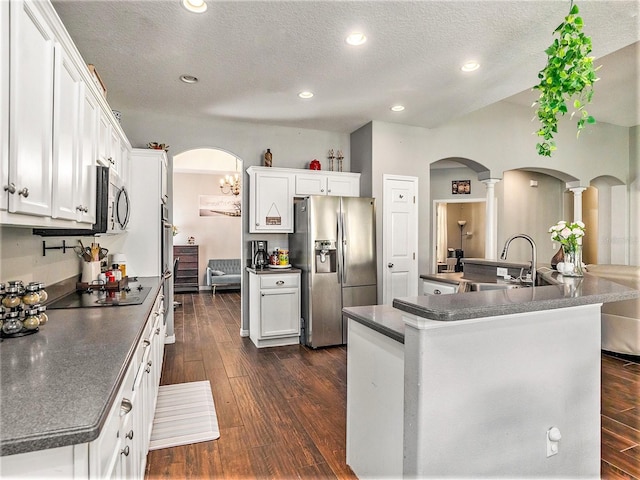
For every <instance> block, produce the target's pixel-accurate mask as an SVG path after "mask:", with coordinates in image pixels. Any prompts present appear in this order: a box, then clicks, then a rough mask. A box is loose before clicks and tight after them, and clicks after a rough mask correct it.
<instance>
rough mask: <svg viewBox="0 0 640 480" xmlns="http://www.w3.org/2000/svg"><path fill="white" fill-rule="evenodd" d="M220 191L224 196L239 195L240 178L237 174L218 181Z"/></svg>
mask: <svg viewBox="0 0 640 480" xmlns="http://www.w3.org/2000/svg"><path fill="white" fill-rule="evenodd" d="M220 190H221V191H222V193H224V194H225V195H231V194H233V195H240V176H239V175H238V174H237V173H236V174H235V175H233V176H231V175H225V177H224V178H221V179H220Z"/></svg>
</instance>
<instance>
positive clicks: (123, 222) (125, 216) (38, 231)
mask: <svg viewBox="0 0 640 480" xmlns="http://www.w3.org/2000/svg"><path fill="white" fill-rule="evenodd" d="M96 175H97V181H96V223H94V224H93V226H92V227H91V228H34V229H33V234H34V235H40V236H41V237H71V236H93V235H108V234H114V233H122V232H124V231H125V229H126V227H127V223H128V222H129V217H130V213H131V205H130V203H129V194H128V192H127V190H126V188H125V187H124V186H123V185H121V184H120V183H119V178H118V177H117V176H115V175H113V174H111V172H110V169H109V167H102V166H98V167H96Z"/></svg>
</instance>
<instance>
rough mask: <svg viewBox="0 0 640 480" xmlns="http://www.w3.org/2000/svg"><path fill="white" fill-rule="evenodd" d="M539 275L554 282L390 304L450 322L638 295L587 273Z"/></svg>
mask: <svg viewBox="0 0 640 480" xmlns="http://www.w3.org/2000/svg"><path fill="white" fill-rule="evenodd" d="M539 275H541V276H542V277H543V278H544V279H545V281H546V282H547V283H555V284H554V285H547V286H538V287H527V288H511V289H501V290H485V291H479V292H465V293H454V294H451V295H423V296H418V297H405V298H396V299H394V300H393V306H394V307H395V308H398V309H399V310H402V311H404V312H407V313H411V314H413V315H417V316H419V317H423V318H427V319H430V320H437V321H453V320H466V319H470V318H481V317H490V316H496V315H511V314H514V313H524V312H535V311H541V310H553V309H556V308H565V307H575V306H579V305H588V304H594V303H607V302H616V301H619V300H627V299H631V298H638V297H639V296H640V292H639V291H637V290H633V289H631V288H628V287H625V286H623V285H620V284H618V283H614V282H610V281H608V280H604V279H602V278H598V277H595V276H592V275H589V274H588V273H587V274H585V276H584V277H580V278H570V277H564V278H563V277H562V276H560V275H558V274H557V272H553V273H551V272H547V273H544V272H539Z"/></svg>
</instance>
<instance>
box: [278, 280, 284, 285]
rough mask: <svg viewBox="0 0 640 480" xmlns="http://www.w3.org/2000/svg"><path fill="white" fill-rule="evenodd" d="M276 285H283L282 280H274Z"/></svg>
mask: <svg viewBox="0 0 640 480" xmlns="http://www.w3.org/2000/svg"><path fill="white" fill-rule="evenodd" d="M276 285H284V280H278V281H277V282H276Z"/></svg>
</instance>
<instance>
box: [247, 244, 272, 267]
mask: <svg viewBox="0 0 640 480" xmlns="http://www.w3.org/2000/svg"><path fill="white" fill-rule="evenodd" d="M267 265H269V254H268V253H267V241H266V240H252V241H251V268H255V269H257V270H262V269H263V268H265V267H266V266H267Z"/></svg>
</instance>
